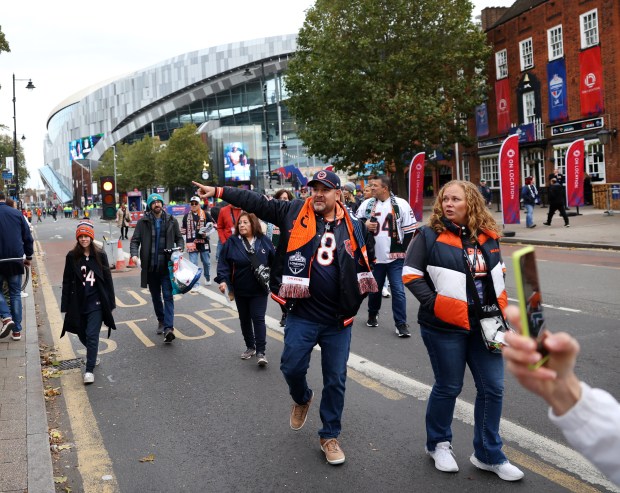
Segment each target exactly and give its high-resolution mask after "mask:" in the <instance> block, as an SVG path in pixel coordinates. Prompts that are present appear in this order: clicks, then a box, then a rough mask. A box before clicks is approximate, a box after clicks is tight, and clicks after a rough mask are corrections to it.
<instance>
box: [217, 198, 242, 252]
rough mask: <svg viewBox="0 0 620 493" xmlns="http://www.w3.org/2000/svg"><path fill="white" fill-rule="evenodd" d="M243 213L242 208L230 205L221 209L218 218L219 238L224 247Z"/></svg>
mask: <svg viewBox="0 0 620 493" xmlns="http://www.w3.org/2000/svg"><path fill="white" fill-rule="evenodd" d="M242 212H243V211H242V210H241V208H239V207H236V206H233V205H231V204H228V205H226V206H224V207H222V208H221V209H220V212H219V214H218V216H217V236H218V237H219V239H220V243H221V244H222V245H224V243H226V240H227V239H228V238H230V237H231V235H232V234H233V233H234V231H235V226H236V225H237V220H238V219H239V216H240V215H241V213H242Z"/></svg>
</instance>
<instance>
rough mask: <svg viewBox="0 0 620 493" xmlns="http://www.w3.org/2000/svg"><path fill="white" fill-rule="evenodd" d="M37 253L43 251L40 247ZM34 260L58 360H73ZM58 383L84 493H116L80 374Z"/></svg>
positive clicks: (46, 282) (39, 265)
mask: <svg viewBox="0 0 620 493" xmlns="http://www.w3.org/2000/svg"><path fill="white" fill-rule="evenodd" d="M37 243H38V242H37ZM37 250H38V251H39V252H41V251H42V250H41V248H40V247H39V248H38V249H37ZM36 260H37V269H38V271H39V278H40V284H39V285H40V287H41V289H42V291H43V299H44V300H45V310H46V315H47V319H48V321H49V324H50V330H51V332H52V336H53V338H54V345H55V346H56V347H57V348H58V350H59V355H60V357H61V359H73V358H75V353H74V351H73V347H72V346H71V342H70V341H69V336H66V337H63V338H62V339H60V334H61V333H62V324H63V319H62V317H61V315H60V308H59V307H58V303H57V302H56V298H55V297H54V293H53V292H52V287H51V285H50V282H49V279H48V277H47V271H46V270H45V265H44V262H43V257H42V256H41V255H37V256H36ZM60 382H61V385H62V394H63V397H64V399H65V402H66V404H67V413H68V415H69V422H70V426H71V431H72V433H73V437H74V439H75V443H76V453H77V459H78V470H79V471H80V475H81V476H82V481H83V486H84V491H88V492H89V493H113V492H116V491H119V487H118V483H117V482H116V478H115V477H114V471H113V469H112V460H111V459H110V456H109V455H108V452H107V450H106V449H105V447H104V444H103V438H102V436H101V432H100V431H99V427H98V426H97V421H96V419H95V415H94V413H93V409H92V407H91V405H90V400H89V399H88V394H87V392H86V388H85V386H84V384H83V383H82V374H81V372H72V373H66V374H64V375H63V376H62V377H61V378H60ZM104 476H108V477H109V478H110V479H108V480H105V481H104V480H103V479H102V478H103V477H104Z"/></svg>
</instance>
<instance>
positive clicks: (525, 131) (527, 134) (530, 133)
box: [508, 123, 536, 142]
mask: <svg viewBox="0 0 620 493" xmlns="http://www.w3.org/2000/svg"><path fill="white" fill-rule="evenodd" d="M508 134H509V135H518V136H519V142H534V141H535V140H536V127H534V124H533V123H524V124H523V125H519V126H518V127H512V128H511V129H510V130H509V131H508Z"/></svg>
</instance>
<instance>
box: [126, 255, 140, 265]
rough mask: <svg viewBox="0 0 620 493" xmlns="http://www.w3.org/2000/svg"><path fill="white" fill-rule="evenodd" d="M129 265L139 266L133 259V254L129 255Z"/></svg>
mask: <svg viewBox="0 0 620 493" xmlns="http://www.w3.org/2000/svg"><path fill="white" fill-rule="evenodd" d="M127 267H138V266H137V265H136V263H135V262H134V261H133V257H132V256H131V255H130V256H129V263H128V264H127Z"/></svg>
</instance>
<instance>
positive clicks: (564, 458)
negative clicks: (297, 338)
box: [201, 289, 620, 493]
mask: <svg viewBox="0 0 620 493" xmlns="http://www.w3.org/2000/svg"><path fill="white" fill-rule="evenodd" d="M201 294H203V295H204V296H207V297H209V298H211V299H213V300H215V301H218V302H219V303H224V296H222V295H220V294H218V293H216V292H214V291H212V290H209V289H203V290H201ZM265 322H267V326H268V327H269V328H270V329H271V330H274V331H276V332H279V333H284V329H283V328H282V327H280V321H279V320H276V319H275V318H273V317H269V316H266V317H265ZM348 366H349V367H350V368H352V369H354V370H356V371H358V372H360V373H363V374H364V375H366V376H367V377H369V378H372V379H374V380H376V381H377V382H379V383H381V384H383V385H385V386H387V387H390V388H392V389H394V390H397V391H399V392H401V393H403V394H406V395H410V396H412V397H415V398H416V399H418V400H421V401H425V400H427V399H428V395H429V394H430V391H431V387H430V386H429V385H426V384H425V383H422V382H418V381H417V380H414V379H413V378H409V377H406V376H404V375H401V374H400V373H397V372H395V371H393V370H390V369H388V368H385V367H383V366H381V365H378V364H376V363H373V362H372V361H369V360H367V359H366V358H363V357H362V356H359V355H357V354H355V353H350V354H349V362H348ZM533 398H534V397H533ZM454 417H455V418H456V419H458V420H459V421H462V422H463V423H465V424H469V425H472V426H473V424H474V406H473V404H470V403H469V402H465V401H463V400H462V399H457V402H456V408H455V410H454ZM500 427H501V428H500V429H501V434H502V438H504V439H505V440H507V441H511V442H514V443H517V444H518V445H519V446H520V447H521V448H523V449H525V450H527V451H529V452H530V453H531V454H534V455H537V456H538V457H540V458H541V459H543V460H544V461H546V462H547V463H549V464H552V465H553V466H554V467H556V468H558V469H562V470H565V471H567V472H569V473H570V474H574V475H575V476H578V477H580V478H581V479H582V480H583V481H586V482H588V483H590V484H596V485H600V486H603V487H604V488H607V489H608V490H609V491H613V492H615V493H620V487H618V486H616V485H614V484H613V483H611V482H610V481H609V480H607V479H606V478H605V477H604V476H603V475H602V474H601V473H600V472H599V471H598V470H597V469H596V468H595V467H594V466H593V465H592V464H590V462H588V461H587V460H586V459H584V458H583V457H582V456H581V455H580V454H578V453H577V452H575V451H574V450H572V449H570V448H569V447H566V446H565V445H562V444H560V443H557V442H554V441H553V440H551V439H549V438H546V437H545V436H543V435H539V434H538V433H534V432H533V431H530V430H528V429H527V428H524V427H522V426H520V425H518V424H516V423H513V422H512V421H510V420H508V419H502V421H501V425H500Z"/></svg>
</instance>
